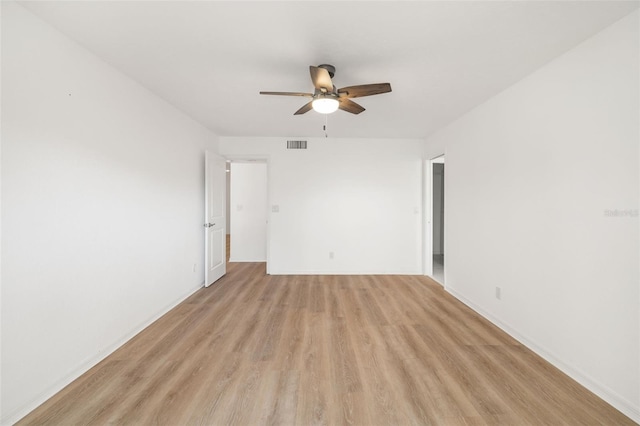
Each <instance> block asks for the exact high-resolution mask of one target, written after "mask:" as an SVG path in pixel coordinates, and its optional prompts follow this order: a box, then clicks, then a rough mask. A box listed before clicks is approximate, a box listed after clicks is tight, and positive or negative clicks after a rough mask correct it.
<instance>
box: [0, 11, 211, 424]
mask: <svg viewBox="0 0 640 426" xmlns="http://www.w3.org/2000/svg"><path fill="white" fill-rule="evenodd" d="M207 146H209V147H210V148H214V149H215V135H213V134H212V133H210V132H209V131H207V130H205V129H204V128H203V127H201V126H200V125H198V124H196V123H195V122H193V121H192V120H191V119H189V118H187V117H186V116H184V115H183V114H181V113H180V112H178V111H177V110H175V109H174V108H172V107H171V106H169V105H168V104H166V103H165V102H163V101H162V100H160V99H159V98H157V97H155V96H154V95H152V94H151V93H150V92H148V91H147V90H145V89H143V88H142V87H141V86H139V85H138V84H136V83H135V82H133V81H131V80H130V79H129V78H127V77H125V76H124V75H122V74H120V73H119V72H117V71H115V70H114V69H112V68H111V67H109V66H108V65H106V64H105V63H103V62H102V61H100V60H99V59H97V58H95V57H94V56H93V55H92V54H90V53H89V52H87V51H86V50H84V49H82V48H80V47H79V46H78V45H76V44H74V43H73V42H71V41H70V40H69V39H67V38H65V37H64V36H62V35H61V34H59V33H58V32H56V31H55V30H53V29H52V28H51V27H49V26H47V25H46V24H44V23H43V22H41V21H40V20H39V19H37V18H35V17H34V16H33V15H31V14H30V13H29V12H27V11H26V10H25V9H23V8H22V7H21V6H18V5H15V4H13V3H7V2H2V231H3V233H2V319H1V322H2V334H1V335H2V383H1V385H2V419H1V420H0V423H2V424H8V423H12V422H13V421H15V420H17V419H18V418H19V417H21V416H22V415H24V414H26V413H27V412H28V411H30V410H31V409H33V408H34V407H35V406H36V405H38V404H39V403H41V402H43V401H44V400H45V399H46V398H48V397H49V396H51V395H52V394H53V393H54V392H56V391H58V390H59V389H60V388H61V387H62V386H63V385H65V384H66V383H68V382H69V381H71V380H72V379H74V378H75V377H77V376H78V375H79V374H80V373H82V372H83V371H85V370H86V369H87V368H88V367H90V366H92V365H93V364H95V363H96V362H97V361H98V360H99V359H101V358H103V357H104V356H106V355H108V353H109V352H110V351H112V350H113V349H115V348H116V347H117V346H118V345H119V344H121V343H122V342H124V341H125V340H127V339H128V338H130V337H131V336H132V335H133V334H135V333H136V332H138V331H139V330H140V329H141V328H142V327H144V326H145V325H146V324H148V323H149V322H150V321H152V320H153V319H155V318H156V317H158V316H159V315H161V314H162V313H163V312H165V311H166V310H168V309H169V308H170V307H172V306H173V305H175V304H176V303H178V302H179V301H180V300H182V299H183V298H184V297H186V296H187V295H189V294H190V293H192V292H193V291H195V290H196V289H198V288H199V287H200V286H201V285H202V283H203V267H202V263H203V245H204V240H203V231H202V223H203V220H204V217H203V216H204V215H203V210H204V207H203V206H204V200H203V193H204V188H203V181H204V150H205V147H207ZM194 264H195V265H196V272H194V271H193V268H194Z"/></svg>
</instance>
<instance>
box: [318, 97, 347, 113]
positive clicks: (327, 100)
mask: <svg viewBox="0 0 640 426" xmlns="http://www.w3.org/2000/svg"><path fill="white" fill-rule="evenodd" d="M339 106H340V102H338V100H337V99H336V98H333V97H325V96H322V97H318V98H316V99H314V100H313V102H311V107H312V108H313V110H314V111H315V112H319V113H320V114H331V113H332V112H336V111H337V110H338V107H339Z"/></svg>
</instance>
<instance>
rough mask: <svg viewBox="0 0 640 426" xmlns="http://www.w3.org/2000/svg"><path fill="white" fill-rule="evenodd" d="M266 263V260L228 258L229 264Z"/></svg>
mask: <svg viewBox="0 0 640 426" xmlns="http://www.w3.org/2000/svg"><path fill="white" fill-rule="evenodd" d="M266 261H267V260H266V259H234V258H233V257H230V258H229V263H232V262H239V263H242V262H245V263H264V262H266Z"/></svg>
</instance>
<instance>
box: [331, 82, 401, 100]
mask: <svg viewBox="0 0 640 426" xmlns="http://www.w3.org/2000/svg"><path fill="white" fill-rule="evenodd" d="M390 91H391V84H389V83H375V84H361V85H359V86H349V87H343V88H342V89H338V95H339V96H341V97H345V98H360V97H362V96H371V95H379V94H380V93H387V92H390Z"/></svg>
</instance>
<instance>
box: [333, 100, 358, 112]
mask: <svg viewBox="0 0 640 426" xmlns="http://www.w3.org/2000/svg"><path fill="white" fill-rule="evenodd" d="M338 101H339V102H340V105H338V108H340V109H341V110H343V111H347V112H350V113H351V114H360V113H361V112H362V111H364V108H363V107H362V106H361V105H358V104H357V103H355V102H353V101H352V100H350V99H347V98H340V99H338Z"/></svg>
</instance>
